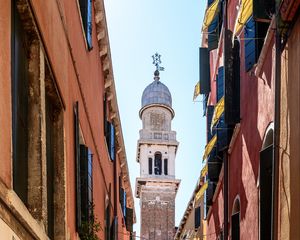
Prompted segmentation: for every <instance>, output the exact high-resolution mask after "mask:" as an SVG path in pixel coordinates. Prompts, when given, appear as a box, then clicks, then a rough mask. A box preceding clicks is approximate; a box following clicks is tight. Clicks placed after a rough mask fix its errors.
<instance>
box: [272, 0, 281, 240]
mask: <svg viewBox="0 0 300 240" xmlns="http://www.w3.org/2000/svg"><path fill="white" fill-rule="evenodd" d="M280 2H281V1H280V0H276V1H275V14H276V15H275V21H276V23H275V24H276V29H275V96H274V97H275V106H274V136H273V137H274V139H273V143H274V144H273V170H272V176H273V179H272V181H273V191H272V220H271V221H272V225H271V228H272V229H271V239H272V240H277V239H278V235H277V229H278V221H277V219H278V192H279V191H278V187H279V144H280V89H281V36H280V25H279V24H280Z"/></svg>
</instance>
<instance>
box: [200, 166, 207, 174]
mask: <svg viewBox="0 0 300 240" xmlns="http://www.w3.org/2000/svg"><path fill="white" fill-rule="evenodd" d="M207 171H208V166H207V164H205V166H204V167H203V168H202V170H201V175H200V176H201V177H204V176H205V175H206V173H207Z"/></svg>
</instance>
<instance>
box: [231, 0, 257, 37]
mask: <svg viewBox="0 0 300 240" xmlns="http://www.w3.org/2000/svg"><path fill="white" fill-rule="evenodd" d="M252 12H253V0H242V3H241V5H240V9H239V12H238V17H237V19H236V22H235V26H234V31H233V35H237V34H238V33H239V32H240V31H241V29H242V28H243V26H244V25H245V23H246V22H247V21H248V19H249V18H250V16H251V15H252Z"/></svg>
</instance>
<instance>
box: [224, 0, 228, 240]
mask: <svg viewBox="0 0 300 240" xmlns="http://www.w3.org/2000/svg"><path fill="white" fill-rule="evenodd" d="M227 12H228V11H227V0H224V13H223V25H224V31H223V54H224V53H225V43H226V33H227V29H228V23H227ZM223 57H224V59H225V56H223ZM227 150H228V149H227V148H226V150H225V151H224V156H223V159H224V178H223V181H224V182H223V187H224V189H223V191H224V239H225V240H227V239H228V185H229V184H228V153H227Z"/></svg>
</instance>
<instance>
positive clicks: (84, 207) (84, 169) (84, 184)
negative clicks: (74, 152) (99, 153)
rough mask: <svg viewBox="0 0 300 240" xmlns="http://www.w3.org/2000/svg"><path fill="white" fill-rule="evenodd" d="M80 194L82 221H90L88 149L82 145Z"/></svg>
mask: <svg viewBox="0 0 300 240" xmlns="http://www.w3.org/2000/svg"><path fill="white" fill-rule="evenodd" d="M80 192H81V220H82V221H85V222H88V220H89V201H88V200H89V191H88V148H87V147H86V146H85V145H80Z"/></svg>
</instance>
